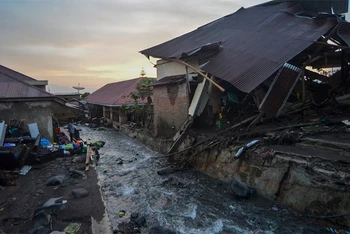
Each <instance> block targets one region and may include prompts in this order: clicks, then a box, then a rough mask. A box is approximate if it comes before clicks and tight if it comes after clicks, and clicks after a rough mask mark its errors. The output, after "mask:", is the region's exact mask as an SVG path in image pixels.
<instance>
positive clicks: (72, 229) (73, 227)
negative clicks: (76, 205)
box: [64, 223, 81, 234]
mask: <svg viewBox="0 0 350 234" xmlns="http://www.w3.org/2000/svg"><path fill="white" fill-rule="evenodd" d="M80 227H81V223H70V224H69V225H68V226H67V227H66V228H65V229H64V232H65V233H66V234H75V233H77V232H78V231H79V229H80Z"/></svg>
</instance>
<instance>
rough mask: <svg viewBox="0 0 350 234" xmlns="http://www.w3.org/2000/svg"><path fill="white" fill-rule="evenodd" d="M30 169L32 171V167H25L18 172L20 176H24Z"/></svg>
mask: <svg viewBox="0 0 350 234" xmlns="http://www.w3.org/2000/svg"><path fill="white" fill-rule="evenodd" d="M30 169H32V166H28V165H25V166H23V167H22V169H21V170H20V171H19V174H20V175H26V174H27V173H28V172H29V171H30Z"/></svg>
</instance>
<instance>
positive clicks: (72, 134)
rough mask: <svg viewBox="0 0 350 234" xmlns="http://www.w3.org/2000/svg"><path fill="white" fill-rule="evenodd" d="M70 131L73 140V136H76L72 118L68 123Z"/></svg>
mask: <svg viewBox="0 0 350 234" xmlns="http://www.w3.org/2000/svg"><path fill="white" fill-rule="evenodd" d="M68 131H69V136H70V141H71V142H73V137H74V132H75V130H74V124H73V119H71V120H70V123H69V124H68Z"/></svg>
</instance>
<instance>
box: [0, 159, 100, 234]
mask: <svg viewBox="0 0 350 234" xmlns="http://www.w3.org/2000/svg"><path fill="white" fill-rule="evenodd" d="M73 158H74V157H73V156H69V157H66V158H58V159H56V160H54V161H51V162H48V163H46V164H41V165H37V166H34V167H33V168H32V169H31V170H30V171H29V172H28V174H27V175H25V176H20V177H19V178H18V179H17V181H16V182H17V185H16V186H6V187H1V188H0V230H2V231H4V232H5V233H7V234H27V233H31V234H36V233H40V234H46V233H51V230H50V229H51V227H52V230H53V231H55V230H56V231H63V230H64V229H65V227H67V226H68V225H69V224H70V223H80V224H81V228H80V229H79V231H78V232H77V233H79V234H89V233H92V231H91V218H93V219H94V220H96V221H98V222H99V221H101V220H102V218H103V215H104V213H105V207H104V204H103V202H102V199H101V194H100V189H99V186H98V184H97V175H96V171H95V170H94V169H93V168H92V169H90V171H88V172H87V173H86V174H85V176H83V174H84V171H81V172H82V173H83V174H82V175H80V174H74V173H72V169H78V170H79V169H80V170H83V167H84V162H81V163H73V162H72V159H73ZM53 176H58V177H59V178H60V179H62V180H61V183H58V184H56V185H54V186H47V182H48V180H49V179H50V178H52V177H53ZM77 188H85V189H86V190H87V191H88V196H86V197H82V198H75V197H73V195H72V191H73V190H75V189H77ZM59 197H62V199H61V200H66V201H67V203H66V204H64V205H63V206H62V207H60V208H59V209H52V210H51V209H50V210H47V214H50V216H51V217H52V222H51V223H52V224H49V223H48V222H47V219H46V220H45V218H43V217H41V218H37V217H36V218H34V219H33V215H34V211H35V209H36V208H39V207H41V206H42V205H43V204H44V203H45V202H46V201H47V200H48V199H50V198H59ZM40 226H42V227H40ZM50 226H51V227H50ZM0 233H1V231H0Z"/></svg>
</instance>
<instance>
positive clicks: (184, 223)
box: [81, 128, 329, 234]
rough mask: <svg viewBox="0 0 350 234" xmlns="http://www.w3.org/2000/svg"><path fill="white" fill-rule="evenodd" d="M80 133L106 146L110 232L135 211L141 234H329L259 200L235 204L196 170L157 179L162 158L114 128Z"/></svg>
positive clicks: (104, 183)
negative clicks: (158, 232)
mask: <svg viewBox="0 0 350 234" xmlns="http://www.w3.org/2000/svg"><path fill="white" fill-rule="evenodd" d="M81 135H82V137H83V138H84V139H88V138H90V139H91V140H92V141H95V140H103V141H105V142H106V145H105V147H103V148H102V149H101V150H100V154H101V158H100V161H99V165H98V167H97V172H98V178H99V180H100V185H101V190H102V193H103V197H104V200H105V202H106V205H107V212H108V215H109V219H110V222H111V225H112V227H113V229H114V230H117V229H118V225H120V224H121V223H123V222H126V221H128V220H129V218H130V215H131V214H132V213H133V212H138V213H139V214H141V215H144V216H145V217H146V220H147V221H146V226H145V227H143V228H142V229H141V233H148V232H149V230H150V228H151V227H154V226H163V227H166V228H168V229H170V230H173V231H175V232H176V233H193V234H197V233H198V234H199V233H203V234H204V233H208V234H209V233H210V234H212V233H293V234H294V233H329V232H328V231H327V229H326V227H328V226H325V225H323V224H322V223H316V221H315V220H312V219H309V218H306V217H304V216H302V215H299V214H296V213H294V212H293V211H291V210H289V209H287V208H285V207H282V206H279V205H278V204H275V203H273V202H271V201H268V200H265V199H263V198H260V197H257V198H254V199H251V200H237V199H236V198H234V197H233V196H232V194H231V192H230V190H229V186H228V185H227V184H225V183H223V182H221V181H219V180H216V179H213V178H211V177H209V176H207V175H204V174H202V173H200V172H198V171H196V170H188V171H183V172H177V173H175V174H172V175H169V176H163V177H162V176H159V175H157V173H156V171H157V170H159V169H160V168H163V167H165V166H167V165H168V162H167V161H166V159H164V158H157V156H159V154H158V153H157V152H154V151H152V150H150V149H149V148H147V147H145V146H144V145H141V144H139V143H137V142H135V141H134V140H132V139H130V138H128V137H126V136H124V135H122V134H120V133H118V132H117V131H115V130H102V131H99V130H93V129H89V128H83V129H82V132H81ZM121 161H122V162H123V163H120V162H121ZM118 162H119V164H118ZM120 210H125V211H126V215H125V216H124V217H122V218H120V217H119V211H120Z"/></svg>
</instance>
